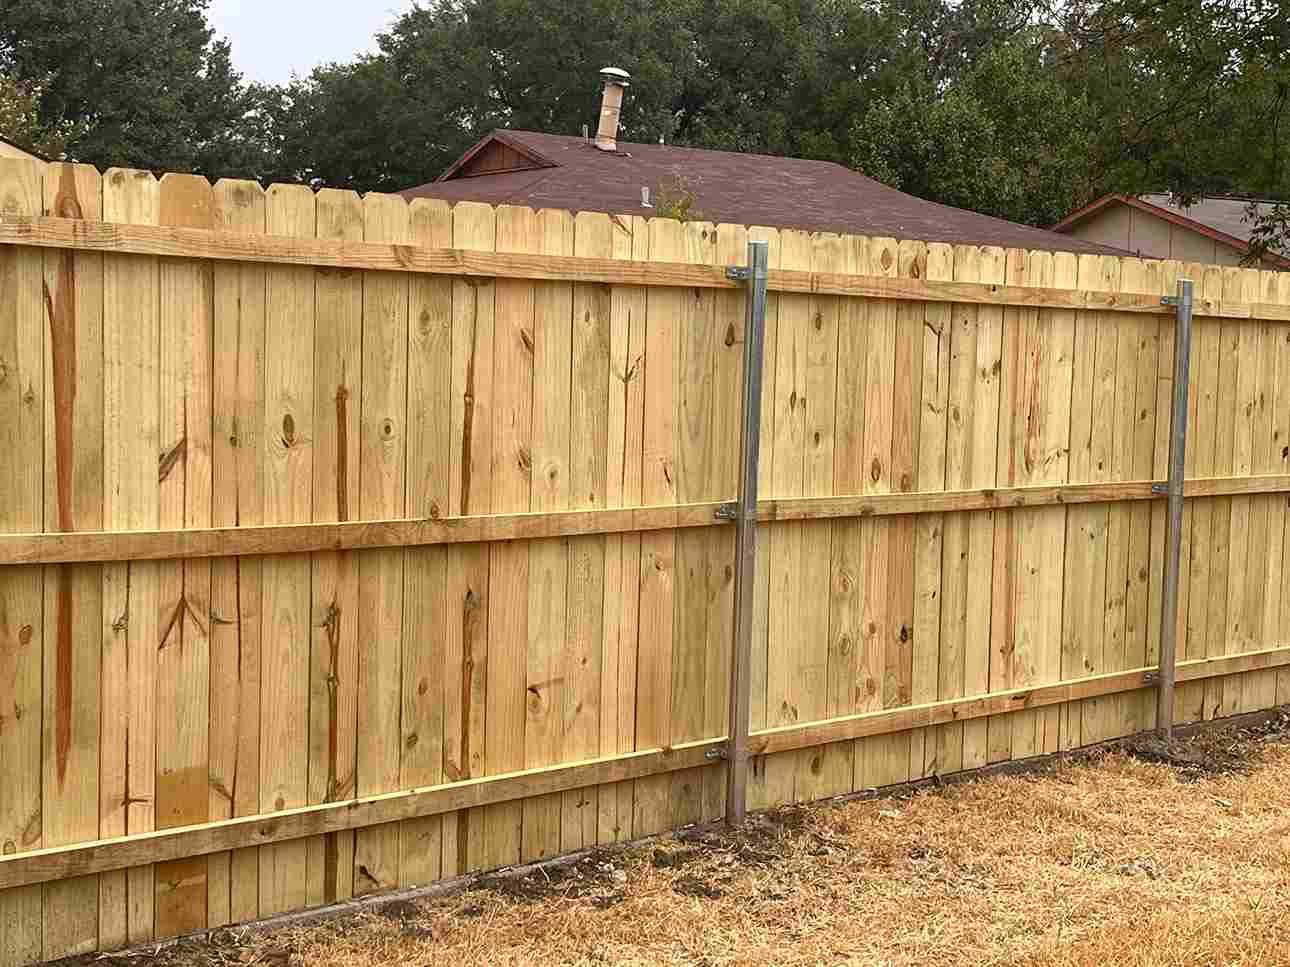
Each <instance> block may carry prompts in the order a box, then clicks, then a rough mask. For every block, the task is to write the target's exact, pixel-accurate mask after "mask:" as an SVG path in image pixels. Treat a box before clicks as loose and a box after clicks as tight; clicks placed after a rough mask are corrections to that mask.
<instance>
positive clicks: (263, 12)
mask: <svg viewBox="0 0 1290 967" xmlns="http://www.w3.org/2000/svg"><path fill="white" fill-rule="evenodd" d="M411 7H412V0H212V2H211V5H210V10H209V11H208V17H209V20H210V24H211V26H212V27H213V28H214V29H215V33H216V34H217V35H219V36H223V37H227V38H228V40H229V42H230V43H231V44H232V46H233V64H234V65H235V66H236V67H237V69H238V70H240V71H241V72H242V74H243V76H244V77H245V79H246V80H248V81H263V82H266V83H281V82H283V81H288V80H290V79H291V75H292V73H293V72H294V73H296V74H299V75H301V76H303V75H305V74H308V73H309V71H310V70H312V69H313V68H314V67H316V66H317V65H319V64H322V63H326V62H328V61H346V60H349V59H350V58H352V57H353V56H354V55H355V54H358V53H362V52H365V51H371V50H375V49H376V41H375V35H376V33H377V32H378V31H381V30H384V29H385V28H386V27H388V26H389V25H390V24H391V23H392V22H393V21H394V19H395V18H396V17H398V16H399V15H400V14H402V13H404V12H405V11H407V10H409V9H411Z"/></svg>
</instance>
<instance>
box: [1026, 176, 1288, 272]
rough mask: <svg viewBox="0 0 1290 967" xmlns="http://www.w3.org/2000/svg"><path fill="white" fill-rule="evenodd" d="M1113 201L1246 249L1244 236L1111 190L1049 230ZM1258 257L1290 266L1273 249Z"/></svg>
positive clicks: (1076, 220)
mask: <svg viewBox="0 0 1290 967" xmlns="http://www.w3.org/2000/svg"><path fill="white" fill-rule="evenodd" d="M1116 202H1119V203H1120V204H1123V205H1128V206H1129V207H1130V208H1136V209H1137V210H1138V211H1140V212H1145V213H1146V214H1148V215H1155V216H1156V217H1157V218H1163V219H1164V220H1165V221H1167V222H1171V223H1172V224H1174V225H1177V226H1179V227H1180V228H1186V229H1189V230H1191V231H1193V232H1196V233H1197V234H1199V235H1203V236H1205V237H1206V238H1208V239H1209V240H1210V241H1213V242H1218V243H1219V244H1220V245H1226V246H1227V247H1228V248H1232V249H1236V250H1237V251H1238V252H1240V253H1242V254H1244V253H1246V252H1248V251H1249V250H1250V243H1249V242H1248V241H1246V240H1245V239H1241V238H1237V237H1236V236H1235V235H1229V234H1227V232H1221V231H1219V230H1218V229H1217V228H1211V227H1210V226H1208V225H1206V224H1204V223H1203V222H1198V221H1196V219H1194V218H1188V217H1187V216H1186V215H1180V214H1179V213H1178V212H1175V211H1172V210H1171V209H1168V208H1161V207H1160V206H1159V205H1153V204H1151V202H1149V201H1143V200H1142V199H1141V198H1138V197H1136V196H1134V195H1125V194H1121V193H1120V192H1112V193H1111V194H1109V195H1103V196H1102V197H1101V198H1098V199H1096V200H1095V201H1091V202H1089V203H1088V204H1087V205H1085V206H1084V207H1083V208H1079V209H1076V210H1075V211H1073V212H1071V213H1070V214H1069V215H1067V216H1066V217H1065V218H1063V219H1062V220H1061V221H1060V222H1057V223H1056V224H1055V225H1053V226H1052V227H1051V228H1050V229H1049V231H1053V232H1061V233H1062V234H1067V233H1069V231H1070V229H1072V228H1074V227H1075V226H1076V225H1078V224H1079V223H1080V222H1082V221H1084V220H1085V219H1086V218H1090V217H1091V216H1093V215H1096V214H1097V213H1098V212H1100V211H1102V210H1103V209H1104V208H1107V207H1109V206H1111V205H1113V204H1115V203H1116ZM1262 258H1263V260H1264V261H1266V262H1271V263H1272V264H1273V265H1276V266H1277V267H1278V268H1283V269H1285V268H1290V258H1286V257H1285V256H1282V255H1278V254H1277V253H1275V252H1267V253H1266V254H1264V255H1263V256H1262Z"/></svg>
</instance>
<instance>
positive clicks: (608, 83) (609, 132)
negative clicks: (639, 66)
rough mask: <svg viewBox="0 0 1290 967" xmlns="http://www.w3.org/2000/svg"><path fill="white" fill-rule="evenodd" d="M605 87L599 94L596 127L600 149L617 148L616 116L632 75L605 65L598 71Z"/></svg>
mask: <svg viewBox="0 0 1290 967" xmlns="http://www.w3.org/2000/svg"><path fill="white" fill-rule="evenodd" d="M600 76H601V78H602V79H603V80H604V82H605V89H604V91H603V92H602V93H601V95H600V127H598V128H597V129H596V142H595V143H596V147H597V148H599V149H600V150H601V151H617V150H618V116H619V115H620V114H621V113H622V109H623V91H625V90H627V86H628V81H630V80H631V79H632V75H631V74H628V73H627V71H625V70H623V69H622V68H620V67H606V68H604V69H603V70H601V72H600Z"/></svg>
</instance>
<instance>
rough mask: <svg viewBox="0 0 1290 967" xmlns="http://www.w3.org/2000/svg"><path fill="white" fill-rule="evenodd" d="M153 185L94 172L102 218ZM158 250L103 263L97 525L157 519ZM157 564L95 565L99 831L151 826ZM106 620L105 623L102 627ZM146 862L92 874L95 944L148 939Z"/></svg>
mask: <svg viewBox="0 0 1290 967" xmlns="http://www.w3.org/2000/svg"><path fill="white" fill-rule="evenodd" d="M159 194H160V192H159V186H158V184H157V181H156V179H155V178H153V176H152V175H151V174H150V173H149V172H146V171H129V170H126V169H112V170H111V171H109V172H107V173H106V174H105V175H104V176H103V217H104V218H105V219H110V220H112V221H116V222H130V223H139V224H145V225H155V224H156V223H157V221H158V219H159V217H160V210H159ZM158 273H159V266H158V260H157V259H155V258H151V257H148V256H139V255H127V256H118V257H113V258H105V259H104V262H103V356H104V382H103V386H104V390H103V409H104V416H103V433H104V437H103V455H104V464H103V484H104V509H103V523H104V526H108V527H113V528H121V529H125V530H132V529H136V528H150V529H151V528H156V527H158V526H159V525H160V523H161V521H160V491H159V487H158V477H159V465H158V455H159V454H160V453H161V452H162V449H161V439H160V427H159V425H158V415H159V405H160V377H161V369H160V359H159V358H158V351H159V348H160V338H161V337H160V328H159V327H160V320H159V318H158V312H159V306H158V300H156V299H153V298H152V293H154V292H157V291H158V290H157V286H158ZM158 582H159V571H158V566H157V565H156V564H154V563H152V562H147V561H143V562H133V563H130V564H128V565H127V564H121V565H113V566H112V567H106V568H104V569H103V611H104V614H103V619H104V622H105V624H106V626H107V627H105V629H104V641H103V665H102V668H103V671H102V680H101V682H102V683H101V686H100V687H101V696H102V702H103V707H104V708H120V709H125V710H126V713H125V714H124V715H121V716H113V717H110V718H105V719H104V720H103V726H102V731H101V734H100V742H101V746H102V748H101V755H100V767H99V768H100V784H99V796H100V809H99V834H100V835H121V834H127V833H135V832H143V831H147V830H151V829H153V828H154V824H155V811H154V806H155V802H156V800H155V788H156V786H155V779H156V736H157V727H156V695H157V685H156V671H157V646H158V643H159V642H160V641H161V632H162V627H163V626H162V624H161V623H160V614H161V601H160V599H159V597H158V594H159V584H158ZM109 629H110V633H109ZM154 899H155V885H154V879H153V870H152V867H150V866H149V867H141V868H138V869H133V870H128V871H126V873H125V875H124V876H121V875H117V876H113V877H103V878H100V881H99V945H100V947H105V948H108V949H111V948H112V947H114V946H123V945H125V944H126V943H138V942H142V941H145V940H149V939H151V938H152V936H153V928H154V915H153V914H154V906H155V904H154Z"/></svg>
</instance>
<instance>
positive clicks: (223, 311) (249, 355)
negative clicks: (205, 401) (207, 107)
mask: <svg viewBox="0 0 1290 967" xmlns="http://www.w3.org/2000/svg"><path fill="white" fill-rule="evenodd" d="M215 205H216V217H217V218H218V219H219V222H220V224H221V225H223V226H224V228H225V229H226V230H227V231H243V232H263V231H264V227H265V197H264V190H263V189H262V188H261V187H260V186H259V185H258V184H257V183H255V182H249V181H231V180H225V181H220V182H217V183H216V185H215ZM264 348H265V270H264V267H263V266H259V265H254V264H246V265H239V264H217V265H216V266H215V267H214V377H213V387H214V404H213V420H214V436H213V443H212V447H213V450H212V463H213V474H214V478H213V479H214V485H213V490H212V496H213V500H212V507H211V523H212V524H213V525H214V526H216V527H221V526H224V527H238V526H253V525H257V524H262V523H263V521H264V459H263V453H264V445H263V440H264V436H263V434H264V432H265V415H264V414H265V395H264V393H265V385H264V363H265V356H264ZM261 572H262V567H261V562H260V560H259V558H257V557H255V556H248V557H238V558H229V557H224V558H219V559H217V560H215V561H212V562H211V618H210V653H211V668H210V683H211V692H210V716H211V720H210V793H209V803H210V806H209V808H210V818H211V819H212V820H221V819H230V818H232V817H234V816H248V815H253V814H255V813H257V812H259V810H260V632H261V628H262V622H261V610H260V608H261V589H262V582H261ZM208 867H209V868H208V871H207V876H208V883H209V891H208V896H207V901H206V906H207V915H208V920H209V925H210V926H212V927H218V926H223V925H225V924H228V923H234V922H237V921H241V920H250V919H254V918H255V917H257V916H258V915H259V909H260V857H259V851H258V850H257V849H255V848H247V849H242V850H237V851H234V852H230V853H225V854H217V855H214V856H211V857H210V858H209V860H208Z"/></svg>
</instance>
